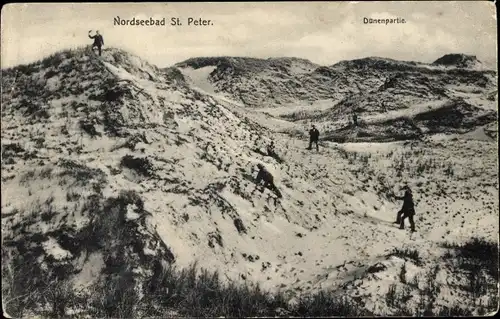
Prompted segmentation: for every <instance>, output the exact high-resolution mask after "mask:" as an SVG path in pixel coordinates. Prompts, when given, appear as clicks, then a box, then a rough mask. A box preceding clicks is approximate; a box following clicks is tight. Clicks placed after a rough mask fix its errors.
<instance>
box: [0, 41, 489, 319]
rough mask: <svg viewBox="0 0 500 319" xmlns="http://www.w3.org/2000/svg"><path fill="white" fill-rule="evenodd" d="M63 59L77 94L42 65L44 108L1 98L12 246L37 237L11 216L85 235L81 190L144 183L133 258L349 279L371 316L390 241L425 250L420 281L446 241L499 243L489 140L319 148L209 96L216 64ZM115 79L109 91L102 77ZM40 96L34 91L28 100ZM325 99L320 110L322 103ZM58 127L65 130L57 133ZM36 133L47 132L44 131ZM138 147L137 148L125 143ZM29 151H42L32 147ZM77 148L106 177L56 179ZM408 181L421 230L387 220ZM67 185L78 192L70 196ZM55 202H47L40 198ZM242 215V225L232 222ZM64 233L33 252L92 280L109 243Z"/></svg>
mask: <svg viewBox="0 0 500 319" xmlns="http://www.w3.org/2000/svg"><path fill="white" fill-rule="evenodd" d="M68 59H69V60H70V61H74V60H78V59H79V60H78V61H79V62H80V63H81V65H82V68H84V70H82V71H71V72H69V73H64V71H62V69H61V66H60V65H55V66H52V67H53V68H55V70H57V71H58V72H59V76H60V78H59V80H58V81H59V82H60V83H62V84H68V83H79V84H76V85H77V86H78V87H79V88H81V91H79V92H72V91H70V90H67V89H66V90H63V89H59V90H60V91H58V92H59V96H55V95H54V94H52V93H50V92H52V90H53V86H54V85H55V84H54V83H52V82H53V81H48V80H44V74H46V72H47V68H44V67H41V68H40V69H38V70H37V71H34V72H33V73H31V74H29V75H23V76H22V83H28V82H29V81H32V80H33V79H38V80H39V83H40V84H39V86H40V90H41V92H42V94H41V95H40V96H43V97H44V99H46V100H47V101H48V112H49V114H50V117H48V118H42V119H38V118H36V117H34V116H33V115H31V116H26V115H25V114H26V113H25V107H23V106H22V103H21V101H22V96H21V95H19V94H17V91H15V90H13V91H11V92H6V91H3V92H2V99H3V102H4V103H7V104H8V107H6V108H4V109H3V110H2V156H3V159H2V239H3V241H4V242H6V241H10V242H16V241H19V240H22V239H23V238H28V237H26V235H25V234H22V233H20V232H19V230H18V228H16V227H15V225H19V224H23V223H24V222H25V221H27V220H33V219H34V220H36V221H37V222H36V223H33V224H32V225H30V226H27V227H26V228H25V232H26V231H27V232H28V233H29V234H47V233H48V232H49V231H52V232H53V231H55V230H57V229H60V228H61V227H62V226H63V225H64V226H68V227H70V228H71V229H72V232H77V231H78V229H80V228H81V227H84V225H86V223H88V214H87V213H86V210H85V209H82V207H83V206H84V204H85V202H86V201H87V200H89V198H88V197H86V195H91V194H92V193H93V192H94V188H95V187H94V185H95V184H99V185H100V191H101V194H102V195H101V196H102V198H103V199H106V198H110V197H113V196H117V195H118V194H119V193H120V192H121V191H122V190H128V191H135V192H136V193H137V194H138V195H139V196H140V198H141V199H142V200H143V202H144V211H145V212H147V213H149V214H148V217H146V220H147V223H145V224H142V222H139V221H137V222H136V220H139V217H138V216H142V215H140V214H142V211H141V210H140V209H138V208H137V207H136V206H134V205H132V204H129V206H127V216H128V217H127V218H128V219H131V220H132V223H133V224H134V223H136V224H134V225H136V226H137V229H138V230H137V232H138V233H139V234H140V235H139V236H140V237H139V238H142V240H143V241H144V242H147V243H148V244H147V245H145V247H144V250H143V251H142V252H140V253H132V252H131V253H130V256H135V254H139V255H140V256H142V255H148V256H149V255H152V256H159V257H158V258H160V259H161V258H165V257H164V256H166V255H165V254H166V253H165V251H164V250H162V248H161V247H160V246H161V245H160V244H159V242H158V239H161V242H163V243H164V244H165V245H166V246H167V247H168V250H170V251H171V252H172V253H173V255H174V257H175V263H176V264H178V265H180V266H187V265H188V264H190V263H191V262H193V261H195V260H196V261H198V262H199V265H200V266H202V267H207V268H209V269H211V270H218V271H220V273H221V274H224V276H225V277H226V278H227V279H228V280H242V281H244V280H246V281H248V282H258V283H260V284H261V285H262V286H263V288H266V289H271V290H278V289H282V290H287V291H289V292H290V293H291V294H292V295H293V294H298V293H302V292H306V291H314V290H318V289H334V290H336V289H340V291H341V293H346V292H347V293H348V294H350V295H352V296H358V297H359V296H362V298H363V299H364V300H365V301H366V307H368V308H369V309H371V310H374V311H375V312H376V313H391V311H392V310H391V309H387V308H386V307H385V306H384V302H383V298H382V297H383V295H384V294H385V293H386V292H387V290H388V287H389V285H390V284H391V283H394V282H397V278H398V274H399V272H400V269H401V265H402V264H403V263H405V261H404V259H402V258H399V257H388V256H387V254H388V252H389V251H391V250H392V249H393V248H395V247H399V248H411V249H416V250H418V251H419V253H420V256H421V257H422V259H423V264H421V265H413V264H412V263H411V262H406V264H407V267H408V277H409V278H413V276H414V275H416V274H424V273H426V272H428V271H429V269H431V268H432V267H433V266H434V265H435V264H436V263H439V256H440V254H442V250H441V249H440V248H439V247H440V246H439V245H440V244H441V243H442V242H444V241H453V240H456V241H459V242H460V241H464V240H466V239H468V238H470V237H471V235H477V236H480V237H486V238H488V239H491V240H496V239H497V235H498V186H497V184H496V180H497V178H498V171H497V148H496V144H495V142H494V141H489V140H484V139H483V140H480V139H472V138H471V139H462V138H459V139H438V138H436V139H435V138H433V137H432V138H431V137H429V138H426V139H425V140H424V141H421V142H419V143H416V142H410V143H406V142H393V143H352V144H350V143H347V144H337V143H332V142H324V143H322V147H321V149H320V152H319V153H316V152H315V151H312V152H311V151H307V150H306V149H305V147H306V142H307V141H306V140H305V139H304V138H299V137H293V136H290V135H288V134H285V133H283V132H284V131H294V130H295V131H301V132H304V131H305V130H306V129H307V127H304V126H302V125H303V124H296V123H291V122H286V121H284V120H279V119H276V118H272V117H270V116H268V115H266V114H264V113H261V112H257V111H254V110H247V109H245V108H244V107H243V105H241V104H239V103H238V102H234V101H231V99H229V98H228V97H224V96H222V95H221V94H218V93H215V92H216V90H215V89H214V87H213V86H211V85H210V83H209V82H208V81H206V76H207V74H208V73H209V72H211V71H210V70H211V69H209V68H203V69H198V70H196V71H193V70H190V71H186V70H185V75H186V76H187V77H188V78H189V79H190V80H189V81H190V82H189V81H188V83H190V84H189V85H191V86H192V88H190V87H187V86H183V85H175V84H173V82H172V81H170V80H169V79H168V78H167V77H165V75H164V74H163V73H162V72H161V71H160V70H158V69H157V68H155V67H154V66H150V65H148V64H147V63H145V62H142V61H141V60H140V59H138V58H137V57H132V56H129V55H128V54H126V53H124V52H121V51H118V50H114V49H113V50H107V51H105V52H104V56H103V59H102V61H97V60H96V61H94V60H89V58H88V57H87V56H86V55H85V54H83V55H78V56H75V57H68ZM66 63H69V62H66ZM91 63H93V64H91ZM92 68H95V69H92ZM89 70H90V71H89ZM83 71H89V72H86V73H85V74H87V77H88V78H83V79H82V78H81V77H82V76H83V73H79V72H83ZM8 76H11V75H8ZM10 79H11V78H9V77H6V80H5V81H8V80H10ZM49 79H50V78H49ZM28 80H29V81H28ZM107 81H110V83H113V86H111V87H108V86H107V85H108V84H106V83H108V82H107ZM61 87H66V88H67V87H68V86H64V85H63V86H61ZM119 88H121V89H123V90H124V91H123V92H125V93H123V95H122V96H121V97H120V98H119V99H115V100H113V99H112V101H109V100H106V99H107V98H104V100H103V99H101V98H94V97H93V96H97V97H99V96H105V97H109V93H106V92H110V91H113V92H114V91H116V90H119ZM19 91H21V88H19ZM47 92H48V93H47ZM106 94H108V95H106ZM39 101H40V98H39V97H32V100H31V102H35V103H38V102H39ZM73 101H75V103H73ZM77 101H78V102H80V103H81V105H80V106H79V107H78V105H77V104H76V102H77ZM436 103H438V102H436ZM72 105H75V107H72V109H70V107H71V106H72ZM323 105H324V104H323ZM428 106H429V105H422V106H420V107H422V108H423V107H428ZM317 107H318V108H322V107H323V106H322V103H320V102H318V104H317ZM108 108H112V111H111V112H110V111H108ZM415 109H418V107H417V106H416V107H415ZM395 112H396V111H395ZM392 115H393V114H392V113H390V114H388V115H387V116H392ZM85 118H88V119H94V120H95V122H93V123H94V124H93V125H94V126H93V127H94V128H95V129H96V130H97V132H99V133H101V136H100V137H91V136H89V135H88V134H87V133H85V132H84V131H83V130H82V128H81V126H79V124H78V123H80V122H79V121H81V120H83V119H85ZM63 127H66V128H67V130H69V132H70V133H69V134H66V135H64V134H61V133H60V132H61V129H62V128H63ZM114 130H117V132H118V133H116V132H115V131H114ZM113 132H115V133H113ZM279 132H281V133H279ZM40 136H43V140H37V139H38V138H39V137H40ZM271 138H272V139H273V140H274V141H275V144H276V149H277V151H278V153H279V154H280V156H282V157H283V158H284V160H285V162H284V163H282V164H280V163H278V162H276V161H275V160H274V159H272V158H270V157H264V156H262V155H260V154H258V153H256V152H255V151H254V149H255V148H261V149H264V147H265V145H266V144H267V143H268V142H269V140H270V139H271ZM131 141H135V142H134V147H127V146H123V145H124V143H125V142H131ZM9 143H18V144H19V145H20V147H21V148H22V151H20V152H18V153H16V152H14V153H12V152H11V153H9V154H8V156H6V154H7V153H4V149H5V147H4V145H6V144H9ZM35 150H36V151H37V154H35V155H32V156H26V154H28V153H29V152H30V151H35ZM75 154H78V155H77V156H75ZM126 155H132V156H133V157H136V158H142V159H147V160H148V161H149V163H150V166H149V168H148V174H149V175H148V176H145V175H144V174H143V175H141V173H140V172H138V171H137V170H134V169H130V168H127V167H124V166H121V165H120V162H121V161H123V158H124V156H126ZM23 156H24V158H23ZM6 158H8V159H9V160H8V161H7V162H6V160H5V159H6ZM70 158H71V159H73V160H75V161H76V162H77V163H79V164H80V165H82V166H83V167H86V169H89V170H90V171H92V172H94V171H95V172H100V173H95V175H92V177H90V178H89V180H79V179H78V178H79V177H76V179H74V180H73V179H72V180H71V182H68V181H66V182H61V181H62V180H69V179H70V178H69V177H65V175H60V174H59V172H61V173H64V172H65V170H64V169H63V168H61V164H60V163H61V160H62V159H70ZM477 158H481V161H478V160H477ZM257 163H264V165H265V166H266V167H268V168H269V169H270V171H271V172H273V173H274V175H275V178H276V184H277V186H278V187H279V189H280V190H281V192H282V193H283V199H281V200H278V199H276V198H275V195H274V194H272V193H271V192H270V191H269V190H265V191H264V192H262V193H261V192H259V191H254V188H255V186H254V183H253V180H252V179H253V177H254V176H255V175H256V164H257ZM42 164H43V166H42ZM49 168H50V169H52V170H51V171H48V169H49ZM44 169H45V173H44ZM82 170H83V169H82ZM79 176H80V175H79ZM404 182H407V183H408V184H409V185H410V186H411V187H412V189H413V190H414V194H415V199H416V204H417V208H416V209H417V216H416V223H417V229H418V232H417V233H414V234H410V233H409V232H408V231H407V230H404V231H403V230H399V229H398V228H397V227H395V226H394V225H393V224H391V221H392V220H393V219H394V218H395V214H396V212H397V210H398V209H399V207H400V205H401V203H400V202H396V201H394V200H393V199H391V198H390V197H388V195H390V194H391V193H396V194H398V195H401V194H400V189H399V187H400V186H401V185H402V183H404ZM68 183H69V184H68ZM68 185H70V186H68ZM70 190H71V191H72V192H76V193H78V194H80V197H79V198H80V199H79V200H77V201H71V200H70V199H69V197H68V196H69V195H68V194H69V193H70ZM49 197H53V199H52V200H51V201H49V202H48V204H47V198H49ZM37 201H40V202H41V203H45V204H43V205H49V206H51V207H52V208H51V211H54V212H56V213H55V214H53V216H50V217H47V218H43V219H41V217H40V216H39V214H40V213H39V212H40V211H44V208H43V207H42V208H37V207H36V205H35V204H34V203H36V202H37ZM32 207H35V209H34V210H33V209H32ZM138 212H141V213H138ZM138 214H139V215H138ZM237 221H239V222H241V224H242V225H243V226H244V230H241V229H239V227H237V226H236V223H238V222H237ZM134 227H135V226H134ZM57 236H58V235H57V234H56V233H51V235H49V236H47V237H46V238H45V237H44V238H45V239H44V240H43V241H42V242H34V244H33V245H34V246H35V247H36V246H41V247H43V249H44V250H43V251H44V252H43V253H41V254H40V257H39V258H40V259H39V260H40V261H41V262H42V263H43V262H45V260H46V259H47V256H48V255H53V256H56V257H54V258H56V260H58V259H61V260H63V261H65V262H66V261H68V262H69V263H71V264H73V266H74V267H75V268H76V269H78V270H80V271H79V272H78V274H76V275H75V277H74V280H75V282H77V283H80V284H84V283H86V282H87V283H88V281H89V280H91V279H95V278H92V277H94V276H95V273H96V272H98V271H99V269H100V268H103V267H105V265H104V264H103V262H102V260H103V257H102V254H104V252H102V251H94V252H92V253H91V254H90V257H89V258H83V256H84V255H72V254H71V253H70V252H65V250H64V249H63V248H62V247H61V245H58V240H59V241H60V240H61V238H59V237H57ZM141 236H142V237H141ZM68 253H69V254H68ZM87 257H88V256H87ZM65 258H66V259H65ZM130 258H131V259H130V260H134V261H133V262H132V261H131V263H133V266H134V267H135V269H137V271H138V272H139V273H140V272H141V271H142V270H141V269H143V270H144V274H143V276H144V277H145V278H147V277H148V276H150V274H148V272H147V271H148V269H149V268H148V264H147V263H145V262H144V261H143V260H142V259H140V258H139V259H133V258H132V257H130ZM141 258H142V257H141ZM377 263H382V264H383V265H384V270H383V271H380V272H377V273H376V274H375V275H374V274H373V273H372V272H369V271H368V269H369V267H371V266H373V265H375V264H377ZM442 275H443V276H444V279H443V280H444V284H443V285H445V284H446V280H447V278H452V279H453V278H454V277H453V276H454V275H453V273H451V272H445V273H444V274H442ZM449 287H450V288H449V289H452V290H453V289H457V288H452V287H451V286H449ZM344 288H345V289H344ZM443 293H444V292H443ZM446 296H447V297H446V298H445V297H443V298H440V299H439V300H438V301H437V304H438V305H439V304H447V303H449V302H451V301H457V300H459V301H461V302H462V301H463V303H462V305H463V306H464V307H472V301H464V300H465V299H464V300H462V299H461V298H462V297H463V295H461V292H460V291H459V289H457V291H455V294H454V296H455V297H449V296H448V295H446ZM450 298H451V299H453V300H451V301H450V300H449V299H450ZM416 300H417V299H415V300H414V301H412V302H417V301H416Z"/></svg>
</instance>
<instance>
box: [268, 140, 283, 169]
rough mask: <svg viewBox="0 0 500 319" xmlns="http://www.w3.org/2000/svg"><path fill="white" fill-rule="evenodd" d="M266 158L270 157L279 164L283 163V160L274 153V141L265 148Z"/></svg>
mask: <svg viewBox="0 0 500 319" xmlns="http://www.w3.org/2000/svg"><path fill="white" fill-rule="evenodd" d="M267 156H271V157H272V158H274V159H275V160H276V161H277V162H278V163H280V164H281V163H283V160H282V159H281V157H279V155H278V154H277V153H276V148H275V146H274V141H271V143H270V144H269V145H268V146H267Z"/></svg>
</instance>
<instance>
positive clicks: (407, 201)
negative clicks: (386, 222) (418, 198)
mask: <svg viewBox="0 0 500 319" xmlns="http://www.w3.org/2000/svg"><path fill="white" fill-rule="evenodd" d="M403 189H404V190H405V193H404V195H403V196H402V197H400V196H394V197H395V198H396V199H398V200H402V201H403V207H402V208H401V210H399V211H398V213H397V216H396V221H395V222H394V223H395V224H400V226H399V229H404V228H405V225H404V224H405V223H404V220H405V219H406V218H408V220H409V221H410V227H411V231H412V232H414V231H415V222H414V220H413V216H415V204H414V202H413V194H412V192H411V189H410V187H408V186H407V185H405V186H404V187H403Z"/></svg>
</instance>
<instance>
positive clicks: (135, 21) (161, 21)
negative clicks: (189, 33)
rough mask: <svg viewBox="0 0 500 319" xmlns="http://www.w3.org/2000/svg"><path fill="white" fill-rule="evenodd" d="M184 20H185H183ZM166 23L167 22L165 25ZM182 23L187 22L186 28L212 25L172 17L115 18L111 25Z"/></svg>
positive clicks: (206, 21)
mask: <svg viewBox="0 0 500 319" xmlns="http://www.w3.org/2000/svg"><path fill="white" fill-rule="evenodd" d="M184 20H185V19H184ZM167 21H169V22H168V23H167ZM184 22H187V25H188V26H209V25H213V21H211V20H208V19H202V18H194V17H188V18H187V20H186V21H183V19H181V18H177V17H172V18H169V19H168V20H167V18H161V19H154V18H146V19H137V18H132V19H122V18H120V17H119V16H116V17H115V18H114V19H113V25H120V26H148V27H149V26H167V25H171V26H181V25H184Z"/></svg>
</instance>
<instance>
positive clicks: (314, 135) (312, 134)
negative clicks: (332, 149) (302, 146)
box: [307, 125, 319, 151]
mask: <svg viewBox="0 0 500 319" xmlns="http://www.w3.org/2000/svg"><path fill="white" fill-rule="evenodd" d="M318 141H319V131H318V129H317V128H316V126H314V125H313V126H312V128H311V130H310V131H309V147H308V148H307V149H308V150H310V149H312V144H313V143H315V144H316V150H317V151H319V146H318Z"/></svg>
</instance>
